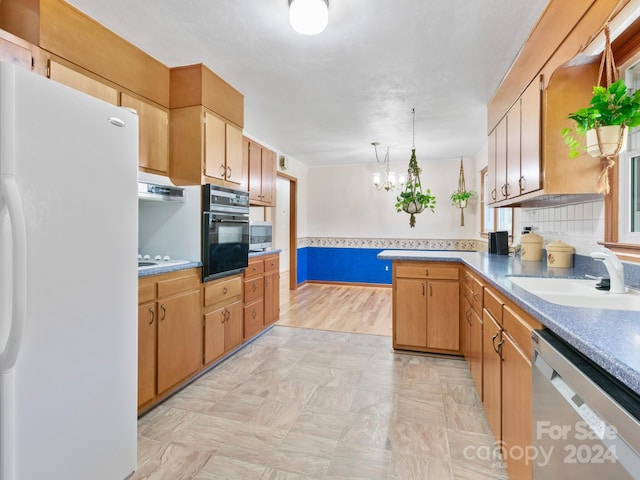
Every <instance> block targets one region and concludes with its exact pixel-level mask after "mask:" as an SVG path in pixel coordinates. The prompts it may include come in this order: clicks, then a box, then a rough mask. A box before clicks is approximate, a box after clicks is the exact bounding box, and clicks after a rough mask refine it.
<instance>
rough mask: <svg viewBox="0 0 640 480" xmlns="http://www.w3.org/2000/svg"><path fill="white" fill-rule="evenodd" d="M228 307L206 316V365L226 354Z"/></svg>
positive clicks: (204, 357)
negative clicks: (225, 333) (225, 338)
mask: <svg viewBox="0 0 640 480" xmlns="http://www.w3.org/2000/svg"><path fill="white" fill-rule="evenodd" d="M228 312H229V310H228V309H227V307H226V306H225V307H221V308H218V309H217V310H214V311H212V312H209V313H207V314H206V315H205V316H204V356H203V359H204V363H205V365H206V364H209V363H211V362H212V361H214V360H215V359H216V358H218V357H220V356H222V355H223V354H224V351H225V350H224V327H225V325H224V324H225V322H226V321H227V317H228V315H229V313H228Z"/></svg>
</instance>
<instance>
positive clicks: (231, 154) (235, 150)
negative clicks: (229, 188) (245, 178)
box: [225, 123, 243, 184]
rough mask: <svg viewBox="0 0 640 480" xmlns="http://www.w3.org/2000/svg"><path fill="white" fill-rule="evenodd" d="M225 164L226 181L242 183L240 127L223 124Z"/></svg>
mask: <svg viewBox="0 0 640 480" xmlns="http://www.w3.org/2000/svg"><path fill="white" fill-rule="evenodd" d="M225 149H226V151H225V165H226V178H225V180H227V182H233V183H236V184H240V183H242V170H243V160H242V129H240V128H238V127H236V126H235V125H232V124H230V123H226V124H225Z"/></svg>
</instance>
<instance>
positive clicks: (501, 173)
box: [496, 117, 507, 200]
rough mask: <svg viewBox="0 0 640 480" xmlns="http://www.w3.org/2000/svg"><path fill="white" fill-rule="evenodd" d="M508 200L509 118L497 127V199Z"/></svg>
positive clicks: (504, 119)
mask: <svg viewBox="0 0 640 480" xmlns="http://www.w3.org/2000/svg"><path fill="white" fill-rule="evenodd" d="M505 198H507V118H506V117H505V118H503V119H502V120H501V121H500V123H499V124H498V126H497V127H496V199H497V200H504V199H505Z"/></svg>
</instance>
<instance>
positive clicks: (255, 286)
mask: <svg viewBox="0 0 640 480" xmlns="http://www.w3.org/2000/svg"><path fill="white" fill-rule="evenodd" d="M262 297H264V277H258V278H254V279H251V280H245V281H244V303H249V302H252V301H254V300H257V299H258V298H262Z"/></svg>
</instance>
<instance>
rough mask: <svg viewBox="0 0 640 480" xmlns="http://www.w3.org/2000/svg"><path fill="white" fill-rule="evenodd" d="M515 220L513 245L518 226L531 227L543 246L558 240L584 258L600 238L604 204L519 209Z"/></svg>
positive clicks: (518, 239) (602, 229)
mask: <svg viewBox="0 0 640 480" xmlns="http://www.w3.org/2000/svg"><path fill="white" fill-rule="evenodd" d="M519 216H520V219H519V220H518V221H516V226H517V228H516V232H517V237H516V242H519V241H520V238H519V234H520V231H521V230H522V227H526V226H532V227H534V229H535V231H536V233H538V234H540V235H542V236H543V237H544V245H546V244H548V243H550V242H554V241H556V240H562V241H563V242H567V243H569V244H571V245H573V246H574V247H576V253H579V254H582V255H588V254H589V253H591V252H592V251H594V250H597V249H599V248H600V247H599V246H598V245H597V242H599V241H602V240H603V239H604V201H602V200H598V201H590V202H584V203H577V204H572V205H563V206H557V207H545V208H522V209H521V212H520V215H519Z"/></svg>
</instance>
